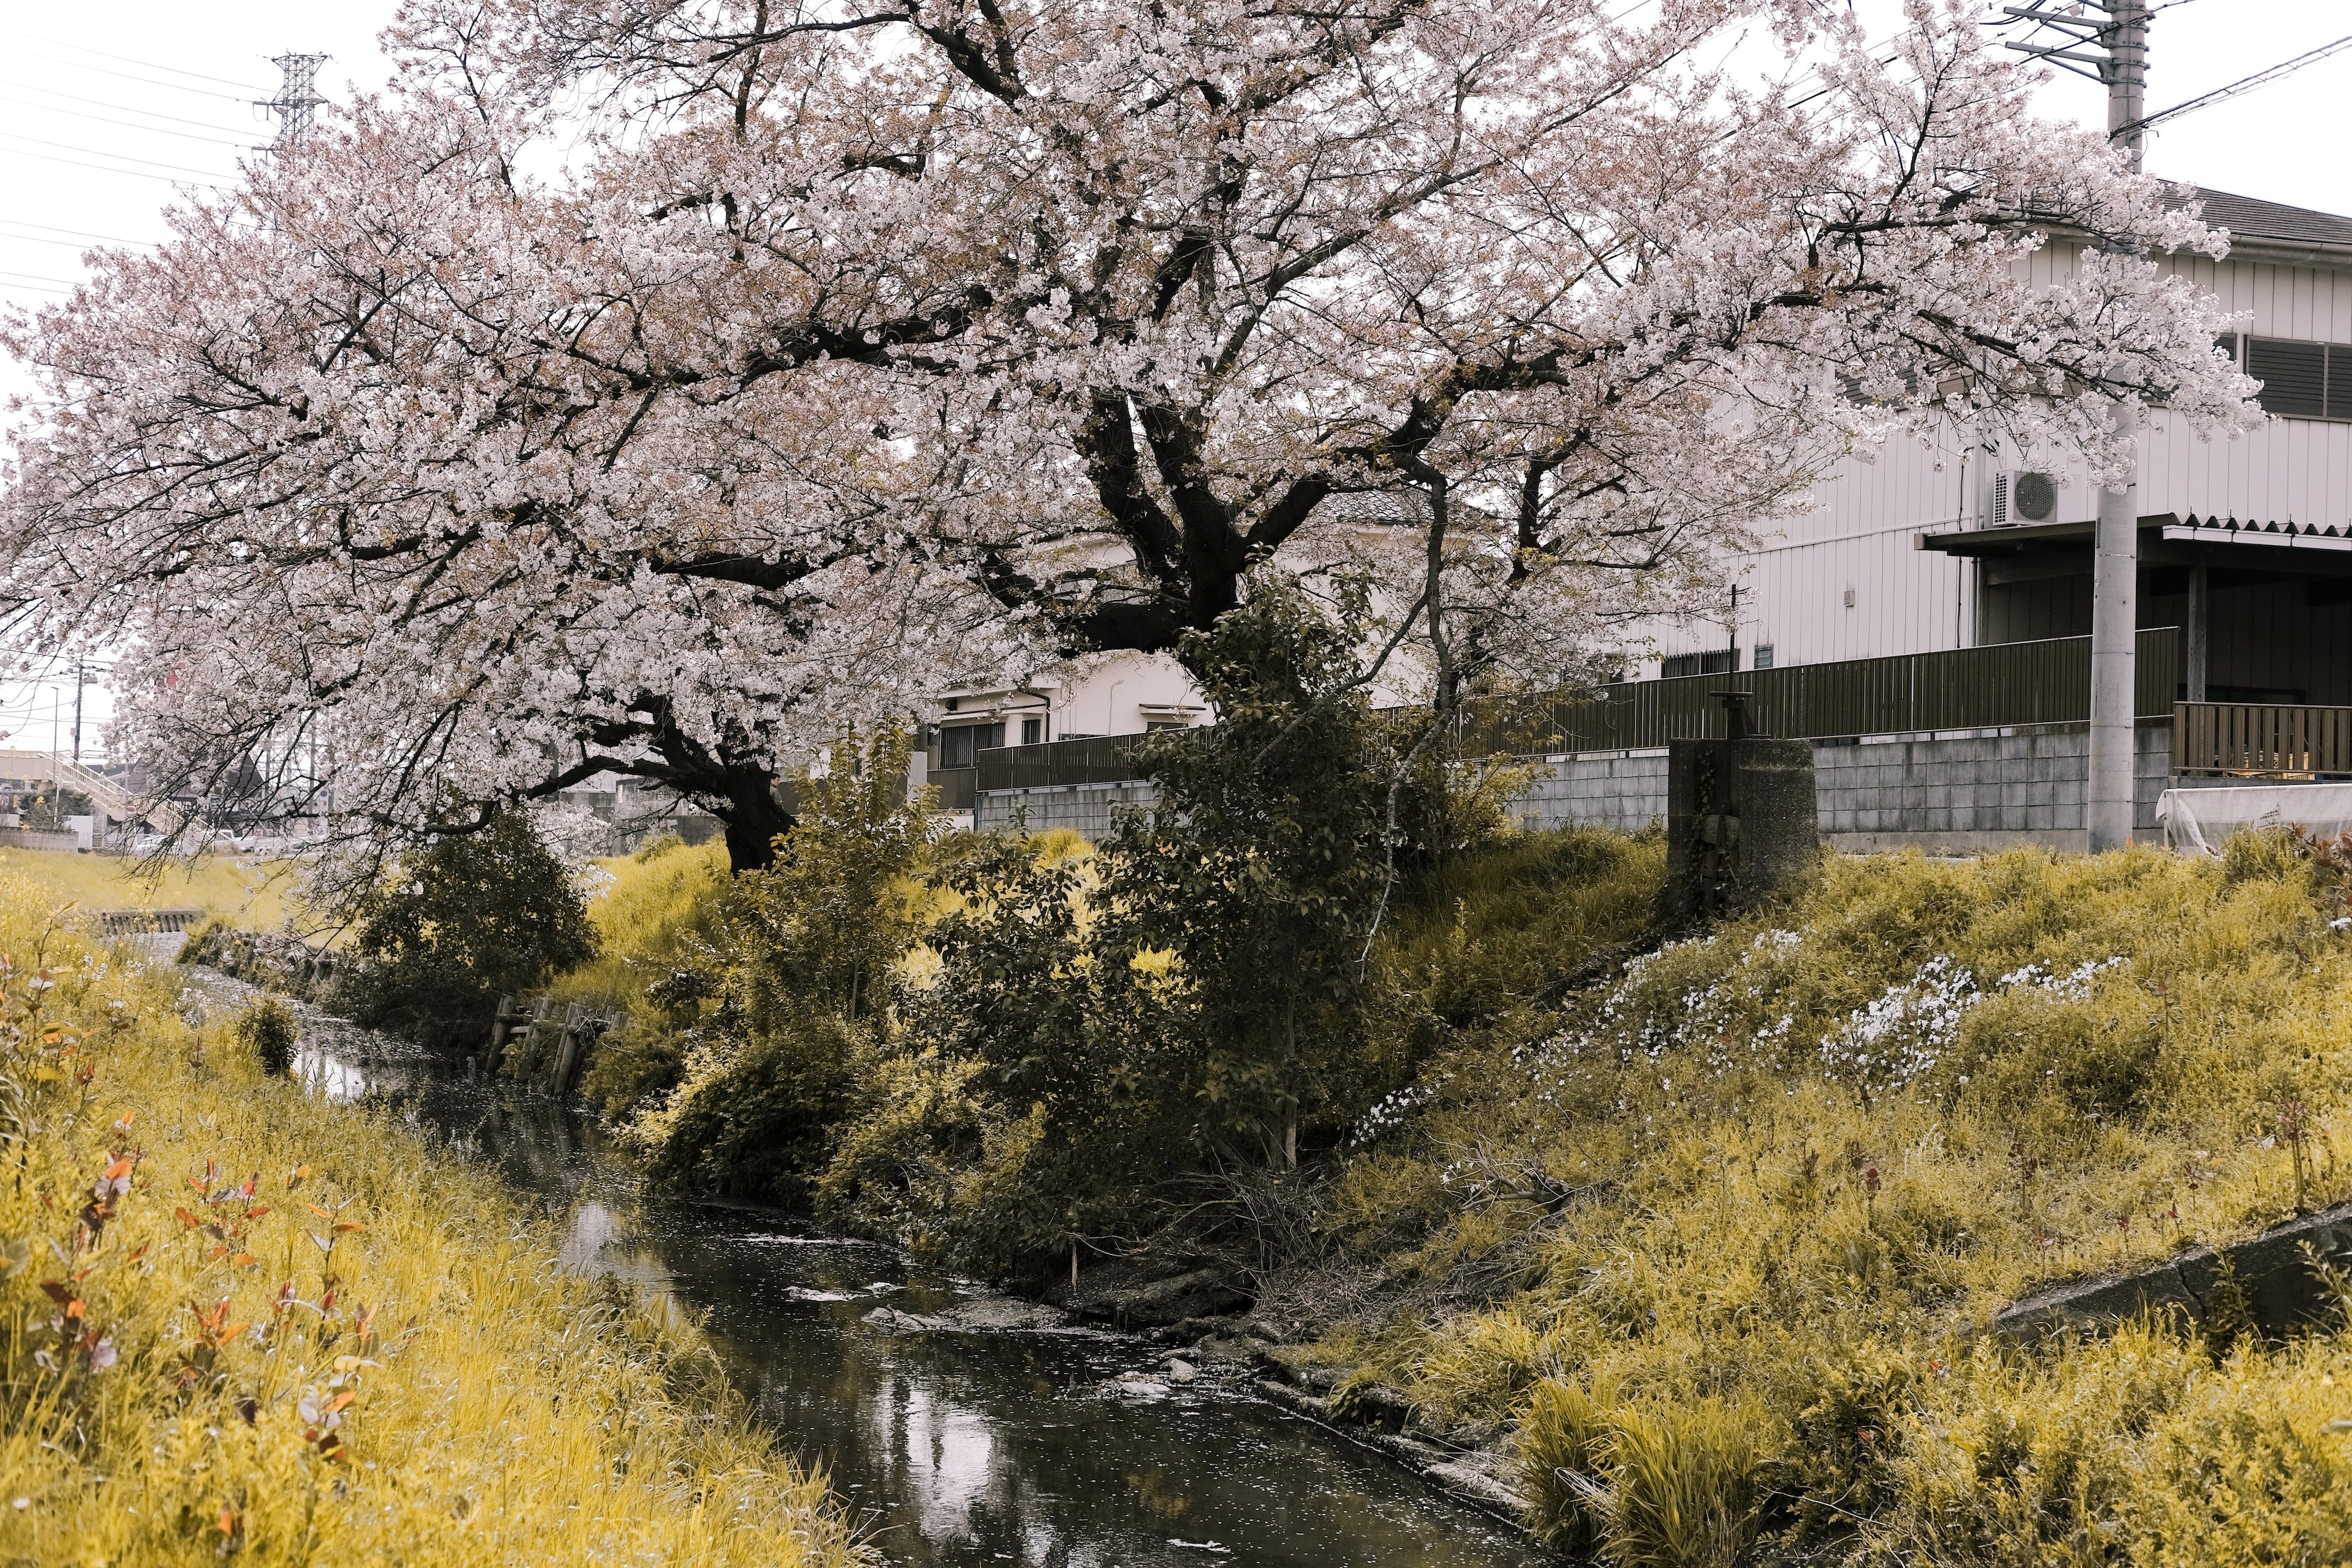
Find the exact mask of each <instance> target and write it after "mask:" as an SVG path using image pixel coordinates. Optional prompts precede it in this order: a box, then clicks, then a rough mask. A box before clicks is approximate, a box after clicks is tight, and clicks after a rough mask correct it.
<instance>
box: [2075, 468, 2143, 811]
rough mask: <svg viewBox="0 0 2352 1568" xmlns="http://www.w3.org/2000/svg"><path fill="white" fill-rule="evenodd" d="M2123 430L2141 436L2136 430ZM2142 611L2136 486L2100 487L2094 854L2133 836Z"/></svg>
mask: <svg viewBox="0 0 2352 1568" xmlns="http://www.w3.org/2000/svg"><path fill="white" fill-rule="evenodd" d="M2124 434H2125V435H2126V436H2129V437H2135V438H2136V437H2137V431H2136V430H2126V431H2125V432H2124ZM2138 616H2139V487H2138V486H2137V484H2132V485H2129V486H2126V488H2125V489H2119V490H2101V491H2100V492H2099V523H2098V541H2097V545H2096V548H2095V552H2094V554H2093V563H2092V573H2091V758H2090V777H2089V779H2088V780H2087V781H2086V784H2085V791H2086V795H2085V799H2084V803H2083V804H2084V811H2083V820H2084V826H2086V827H2088V828H2089V829H2090V840H2091V852H2092V853H2093V854H2097V853H2098V852H2099V851H2101V850H2103V849H2120V848H2122V847H2124V846H2125V845H2126V844H2129V843H2130V842H2131V841H2132V707H2133V701H2132V699H2133V697H2134V695H2135V688H2136V686H2137V670H2136V669H2135V668H2134V665H2135V663H2136V660H2135V658H2134V638H2135V637H2136V636H2137V632H2138V626H2137V620H2138Z"/></svg>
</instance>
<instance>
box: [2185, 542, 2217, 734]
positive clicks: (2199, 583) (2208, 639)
mask: <svg viewBox="0 0 2352 1568" xmlns="http://www.w3.org/2000/svg"><path fill="white" fill-rule="evenodd" d="M2212 625H2213V584H2212V582H2211V579H2210V577H2209V575H2208V574H2207V573H2206V569H2205V568H2204V567H2202V566H2191V567H2190V568H2189V626H2188V628H2187V630H2188V633H2189V647H2188V650H2187V652H2188V657H2187V660H2186V662H2187V665H2188V668H2187V669H2186V670H2185V671H2184V672H2183V674H2184V675H2185V676H2186V678H2187V685H2188V688H2189V689H2188V690H2187V691H2186V692H2184V693H2183V694H2182V695H2183V696H2184V698H2185V699H2186V700H2189V701H2190V702H2202V701H2204V700H2205V681H2206V679H2207V670H2206V665H2205V659H2206V649H2207V648H2209V647H2211V646H2212V636H2213V634H2212Z"/></svg>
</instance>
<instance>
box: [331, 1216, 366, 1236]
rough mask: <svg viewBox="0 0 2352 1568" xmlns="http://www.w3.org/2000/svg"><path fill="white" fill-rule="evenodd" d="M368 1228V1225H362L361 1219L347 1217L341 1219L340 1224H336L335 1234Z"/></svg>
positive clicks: (339, 1234)
mask: <svg viewBox="0 0 2352 1568" xmlns="http://www.w3.org/2000/svg"><path fill="white" fill-rule="evenodd" d="M366 1228H367V1226H363V1225H362V1224H361V1223H360V1222H359V1221H357V1220H355V1219H347V1220H343V1221H341V1222H340V1223H338V1224H337V1225H336V1226H335V1234H336V1235H337V1236H341V1235H343V1234H344V1233H346V1232H348V1231H354V1230H365V1229H366Z"/></svg>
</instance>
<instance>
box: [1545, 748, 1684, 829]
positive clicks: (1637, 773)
mask: <svg viewBox="0 0 2352 1568" xmlns="http://www.w3.org/2000/svg"><path fill="white" fill-rule="evenodd" d="M1513 811H1514V815H1515V816H1517V817H1518V819H1519V821H1520V822H1521V823H1522V824H1523V825H1525V826H1528V827H1567V826H1571V825H1573V826H1593V827H1613V828H1615V829H1616V830H1617V831H1618V832H1620V833H1639V832H1641V831H1642V829H1643V828H1644V827H1647V826H1650V824H1651V823H1653V822H1655V821H1658V820H1661V819H1663V818H1664V816H1665V815H1666V752H1665V748H1664V747H1663V746H1661V747H1659V748H1658V749H1657V750H1656V751H1646V752H1601V753H1598V754H1592V755H1586V756H1580V757H1570V758H1566V759H1564V760H1561V761H1559V762H1549V761H1547V762H1544V763H1540V764H1539V765H1538V772H1537V773H1536V782H1535V784H1534V785H1533V786H1532V787H1531V788H1530V789H1528V792H1527V793H1526V794H1525V795H1521V796H1519V798H1518V799H1517V801H1516V802H1515V803H1513Z"/></svg>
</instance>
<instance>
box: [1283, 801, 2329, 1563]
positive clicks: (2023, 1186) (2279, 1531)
mask: <svg viewBox="0 0 2352 1568" xmlns="http://www.w3.org/2000/svg"><path fill="white" fill-rule="evenodd" d="M2341 892H2342V889H2340V888H2339V887H2337V886H2336V885H2335V884H2333V883H2331V882H2330V881H2328V880H2327V879H2326V877H2325V876H2324V875H2323V874H2322V873H2321V872H2320V871H2318V870H2316V869H2315V868H2314V867H2313V865H2312V864H2311V863H2310V862H2309V861H2307V860H2305V859H2304V858H2301V857H2299V856H2298V855H2297V854H2296V853H2294V849H2293V847H2292V846H2291V845H2289V844H2287V843H2286V842H2284V840H2280V839H2276V838H2270V839H2261V838H2246V839H2242V840H2240V841H2239V842H2238V843H2237V844H2235V845H2233V846H2232V847H2231V853H2230V856H2229V858H2227V860H2226V861H2225V862H2222V863H2210V862H2202V861H2192V860H2186V859H2179V858H2170V857H2167V856H2164V855H2161V854H2158V853H2154V852H2148V851H2140V852H2133V853H2127V854H2123V855H2116V856H2108V857H2103V858H2096V859H2085V858H2052V857H2049V856H2046V855H2042V854H2038V853H2031V852H2021V853H2016V854H2011V855H2005V856H2000V857H1995V858H1988V859H1984V860H1980V861H1975V862H1967V863H1937V862H1928V861H1925V860H1922V859H1919V858H1874V859H1840V860H1833V861H1832V863H1831V864H1830V866H1829V868H1828V869H1827V871H1826V873H1825V875H1824V877H1823V879H1822V881H1821V882H1820V884H1819V885H1818V886H1817V887H1815V888H1814V889H1811V891H1809V892H1808V893H1806V894H1805V895H1804V896H1802V897H1801V898H1800V899H1798V900H1794V901H1792V902H1791V903H1790V904H1788V905H1786V906H1784V907H1781V908H1779V909H1774V910H1764V911H1759V912H1758V913H1756V914H1754V915H1753V916H1751V917H1749V918H1747V919H1745V920H1742V921H1737V922H1734V923H1731V924H1728V925H1727V926H1725V927H1723V928H1722V929H1719V930H1717V931H1712V932H1710V933H1707V934H1706V935H1704V936H1702V937H1699V938H1697V939H1696V940H1692V941H1686V942H1676V943H1674V944H1671V945H1669V946H1667V947H1665V948H1664V949H1663V950H1660V951H1656V952H1650V953H1647V954H1644V955H1643V956H1641V957H1638V958H1636V959H1634V960H1633V961H1632V962H1630V963H1624V964H1623V965H1622V967H1620V968H1618V969H1617V970H1616V971H1615V972H1614V973H1612V975H1611V976H1610V977H1609V978H1607V979H1606V980H1605V981H1603V982H1601V983H1600V984H1594V985H1591V986H1589V987H1588V988H1586V989H1584V990H1583V991H1581V992H1579V993H1577V994H1573V995H1571V996H1570V997H1569V998H1568V999H1567V1000H1566V1001H1565V1002H1564V1003H1561V1004H1560V1005H1558V1006H1557V1007H1550V1008H1541V1007H1538V1008H1531V1007H1529V1006H1528V1005H1513V1006H1511V1007H1507V1008H1502V1009H1498V1010H1492V1011H1490V1013H1489V1015H1488V1016H1486V1017H1485V1018H1483V1019H1481V1020H1478V1021H1475V1022H1474V1023H1472V1024H1469V1025H1467V1026H1460V1027H1456V1028H1454V1030H1453V1031H1452V1032H1451V1035H1450V1037H1449V1040H1448V1043H1447V1044H1446V1046H1445V1047H1444V1048H1442V1049H1440V1050H1439V1051H1438V1052H1437V1053H1436V1054H1435V1055H1434V1056H1433V1058H1432V1059H1431V1064H1430V1066H1429V1068H1428V1069H1427V1070H1426V1071H1425V1072H1424V1074H1423V1078H1422V1079H1421V1081H1420V1083H1419V1084H1418V1085H1417V1086H1416V1087H1415V1088H1414V1089H1412V1090H1410V1091H1408V1092H1406V1093H1405V1094H1403V1095H1402V1096H1399V1097H1396V1098H1395V1099H1394V1100H1392V1101H1391V1103H1389V1104H1388V1105H1386V1106H1384V1107H1382V1108H1381V1110H1379V1111H1378V1112H1377V1113H1376V1114H1375V1115H1374V1116H1372V1117H1370V1118H1368V1119H1367V1121H1366V1122H1365V1124H1364V1126H1363V1128H1362V1129H1361V1130H1360V1133H1359V1138H1358V1146H1357V1147H1356V1149H1355V1150H1354V1151H1353V1152H1352V1153H1351V1154H1350V1156H1349V1159H1348V1161H1347V1163H1346V1165H1345V1168H1344V1171H1343V1172H1342V1173H1340V1174H1339V1176H1338V1177H1337V1178H1336V1181H1335V1183H1334V1184H1333V1185H1332V1186H1331V1187H1330V1188H1329V1189H1328V1193H1327V1194H1326V1195H1325V1198H1324V1200H1323V1209H1322V1213H1321V1215H1320V1226H1321V1229H1322V1231H1323V1233H1324V1234H1325V1236H1327V1237H1329V1238H1330V1239H1329V1241H1328V1245H1327V1247H1326V1248H1325V1251H1324V1253H1323V1255H1322V1257H1321V1258H1319V1259H1318V1261H1317V1263H1316V1264H1315V1265H1314V1266H1312V1267H1311V1268H1299V1269H1298V1270H1297V1271H1295V1272H1294V1273H1292V1274H1290V1275H1288V1276H1286V1277H1285V1278H1282V1279H1277V1280H1276V1281H1275V1282H1274V1287H1273V1289H1272V1290H1271V1291H1270V1292H1269V1294H1268V1296H1267V1297H1266V1299H1265V1300H1264V1301H1262V1302H1261V1304H1260V1307H1259V1309H1258V1315H1259V1317H1260V1318H1262V1319H1267V1320H1277V1321H1278V1320H1287V1321H1291V1322H1293V1323H1296V1324H1299V1325H1304V1326H1305V1327H1306V1329H1307V1337H1308V1338H1309V1339H1310V1341H1311V1342H1309V1343H1307V1344H1305V1345H1303V1346H1294V1347H1291V1348H1286V1349H1280V1350H1276V1352H1273V1353H1274V1354H1275V1355H1276V1357H1277V1358H1278V1359H1279V1360H1280V1361H1281V1362H1283V1363H1286V1365H1287V1366H1288V1368H1289V1369H1290V1374H1291V1375H1292V1376H1293V1377H1294V1378H1296V1379H1297V1380H1298V1381H1300V1382H1301V1383H1303V1384H1308V1385H1309V1386H1311V1387H1313V1388H1315V1389H1317V1390H1318V1399H1319V1401H1320V1403H1319V1405H1318V1408H1321V1409H1325V1410H1328V1411H1329V1412H1330V1413H1332V1414H1335V1415H1349V1414H1358V1415H1362V1414H1366V1413H1370V1414H1372V1415H1380V1414H1381V1413H1383V1412H1386V1413H1390V1414H1391V1415H1395V1416H1397V1417H1398V1418H1399V1419H1400V1420H1402V1421H1403V1422H1406V1423H1408V1424H1409V1425H1410V1426H1411V1427H1412V1429H1413V1430H1415V1431H1416V1432H1418V1433H1419V1434H1421V1435H1422V1436H1424V1437H1428V1436H1434V1437H1437V1438H1439V1439H1442V1440H1443V1441H1444V1442H1446V1443H1450V1444H1454V1445H1458V1446H1460V1447H1464V1448H1465V1449H1468V1450H1470V1451H1471V1454H1470V1463H1471V1464H1472V1466H1473V1468H1478V1467H1479V1465H1480V1459H1479V1456H1480V1454H1481V1453H1483V1454H1484V1456H1485V1468H1489V1469H1493V1470H1496V1471H1498V1472H1499V1473H1500V1475H1501V1477H1502V1479H1503V1480H1504V1483H1505V1484H1506V1485H1507V1487H1508V1488H1509V1489H1513V1490H1516V1491H1517V1492H1518V1493H1520V1494H1521V1495H1523V1496H1524V1497H1526V1498H1527V1499H1528V1501H1529V1510H1530V1515H1531V1522H1532V1523H1533V1524H1534V1525H1535V1527H1536V1529H1537V1530H1538V1532H1539V1533H1541V1534H1542V1535H1543V1536H1544V1537H1545V1538H1546V1539H1548V1540H1549V1541H1551V1542H1554V1543H1556V1544H1559V1545H1561V1546H1565V1547H1571V1548H1579V1549H1586V1548H1597V1549H1598V1550H1600V1551H1601V1552H1602V1553H1603V1555H1605V1556H1606V1557H1607V1558H1609V1559H1610V1560H1612V1561H1613V1562H1616V1563H1623V1564H1628V1565H1631V1564H1635V1563H1685V1562H1689V1563H1696V1562H1714V1561H1727V1560H1729V1559H1730V1558H1731V1557H1733V1556H1735V1555H1748V1556H1761V1557H1766V1558H1770V1557H1776V1556H1790V1557H1797V1556H1805V1557H1811V1556H1813V1555H1814V1554H1817V1553H1819V1552H1824V1551H1827V1552H1836V1553H1841V1554H1844V1553H1851V1554H1853V1555H1854V1556H1856V1557H1858V1558H1859V1559H1861V1560H1865V1561H1888V1562H1892V1561H1896V1560H1901V1561H1904V1562H1908V1563H1917V1562H1931V1563H1932V1562H1951V1563H1961V1562H1966V1563H2020V1564H2023V1563H2048V1562H2058V1561H2063V1562H2070V1563H2071V1562H2084V1563H2091V1562H2109V1561H2116V1562H2121V1561H2147V1562H2157V1561H2199V1562H2211V1563H2238V1562H2244V1563H2257V1562H2261V1563H2268V1562H2305V1561H2308V1562H2320V1561H2333V1560H2339V1559H2340V1557H2341V1556H2342V1554H2343V1553H2344V1552H2347V1551H2352V1522H2347V1521H2352V1337H2347V1333H2346V1331H2345V1328H2344V1323H2345V1319H2344V1313H2343V1310H2342V1304H2341V1302H2340V1301H2332V1302H2331V1298H2333V1297H2340V1295H2341V1294H2342V1292H2341V1291H2340V1290H2338V1289H2334V1288H2333V1287H2330V1286H2327V1285H2326V1284H2325V1283H2321V1282H2317V1281H2315V1287H2314V1289H2311V1290H2309V1291H2307V1292H2306V1293H2305V1294H2306V1298H2307V1299H2315V1300H2319V1301H2320V1302H2321V1303H2322V1305H2323V1308H2325V1309H2326V1310H2323V1311H2322V1313H2321V1315H2320V1318H2319V1321H2317V1323H2316V1324H2315V1328H2314V1331H2311V1332H2309V1333H2307V1334H2305V1335H2302V1336H2300V1337H2298V1338H2296V1339H2294V1341H2292V1342H2277V1341H2274V1340H2269V1339H2266V1338H2265V1337H2264V1334H2263V1328H2262V1325H2261V1322H2260V1321H2259V1318H2260V1317H2261V1316H2262V1315H2263V1314H2258V1313H2257V1312H2256V1311H2255V1310H2253V1308H2254V1306H2255V1305H2257V1304H2259V1303H2258V1298H2257V1297H2256V1296H2254V1295H2252V1294H2250V1293H2249V1292H2248V1290H2247V1289H2246V1286H2245V1283H2244V1281H2242V1280H2240V1279H2236V1278H2235V1276H2234V1271H2233V1270H2226V1269H2219V1268H2211V1267H2210V1266H2206V1267H2208V1268H2209V1271H2210V1272H2211V1273H2213V1274H2216V1275H2218V1276H2219V1277H2220V1279H2221V1285H2220V1288H2219V1289H2218V1290H2217V1289H2215V1287H2214V1284H2213V1281H2212V1280H2210V1279H2209V1280H2208V1281H2207V1289H2206V1292H2205V1297H2204V1300H2203V1301H2202V1303H2201V1305H2202V1307H2203V1308H2204V1310H2202V1311H2201V1312H2200V1316H2201V1319H2202V1322H2201V1326H2200V1327H2198V1328H2196V1329H2195V1330H2193V1331H2192V1330H2191V1328H2190V1326H2189V1323H2188V1322H2187V1321H2165V1320H2164V1319H2162V1318H2161V1317H2159V1318H2158V1319H2155V1320H2143V1321H2138V1322H2137V1323H2127V1324H2126V1325H2125V1326H2124V1328H2123V1329H2122V1330H2121V1331H2118V1332H2116V1333H2113V1334H2111V1335H2108V1336H2106V1337H2104V1338H2091V1339H2082V1338H2067V1337H2064V1336H2060V1337H2057V1338H2051V1337H2048V1336H2045V1335H2042V1334H2038V1333H2026V1334H2019V1333H2011V1334H2001V1333H1995V1332H1989V1331H1988V1330H1990V1329H1991V1328H1993V1327H1994V1325H1995V1320H1996V1316H1997V1314H1999V1313H2000V1312H2001V1310H2003V1309H2005V1308H2008V1307H2011V1305H2012V1304H2015V1303H2018V1302H2020V1301H2021V1300H2025V1299H2027V1298H2030V1297H2033V1296H2034V1295H2036V1294H2037V1293H2038V1292H2042V1291H2045V1290H2047V1289H2050V1288H2052V1287H2053V1286H2055V1285H2058V1284H2059V1283H2061V1282H2063V1281H2065V1280H2068V1279H2079V1278H2084V1277H2090V1276H2117V1275H2126V1274H2130V1273H2133V1272H2135V1271H2139V1270H2145V1269H2149V1268H2159V1269H2160V1268H2163V1267H2164V1266H2165V1263H2166V1260H2167V1259H2168V1258H2173V1257H2174V1256H2175V1255H2179V1254H2185V1253H2190V1252H2192V1251H2194V1249H2196V1248H2199V1247H2210V1246H2211V1245H2213V1244H2217V1243H2230V1242H2235V1241H2239V1240H2242V1238H2245V1237H2252V1236H2253V1235H2255V1234H2256V1233H2259V1232H2262V1231H2264V1230H2265V1229H2267V1228H2269V1227H2271V1226H2274V1225H2277V1224H2279V1223H2281V1222H2283V1221H2285V1220H2288V1219H2289V1218H2291V1217H2292V1216H2293V1215H2295V1214H2297V1213H2298V1212H2299V1211H2301V1210H2309V1209H2316V1208H2319V1207H2321V1206H2322V1205H2326V1204H2328V1203H2330V1202H2332V1201H2335V1200H2337V1199H2340V1198H2343V1197H2344V1196H2345V1195H2346V1194H2347V1191H2352V1165H2347V1163H2346V1158H2345V1156H2346V1153H2347V1137H2352V937H2347V933H2346V929H2345V927H2346V923H2347V922H2346V921H2345V919H2344V916H2345V911H2344V909H2343V906H2342V899H2341ZM1440 968H1442V966H1440ZM1526 979H1527V977H1522V980H1523V981H1524V980H1526ZM1442 983H1443V975H1442V973H1436V972H1433V976H1432V983H1431V984H1432V989H1433V990H1442V989H1443V984H1442ZM1523 988H1524V987H1523ZM1538 989H1539V987H1538ZM2159 1305H2160V1303H2159ZM2014 1322H2015V1320H2014V1319H2012V1323H2014Z"/></svg>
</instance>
